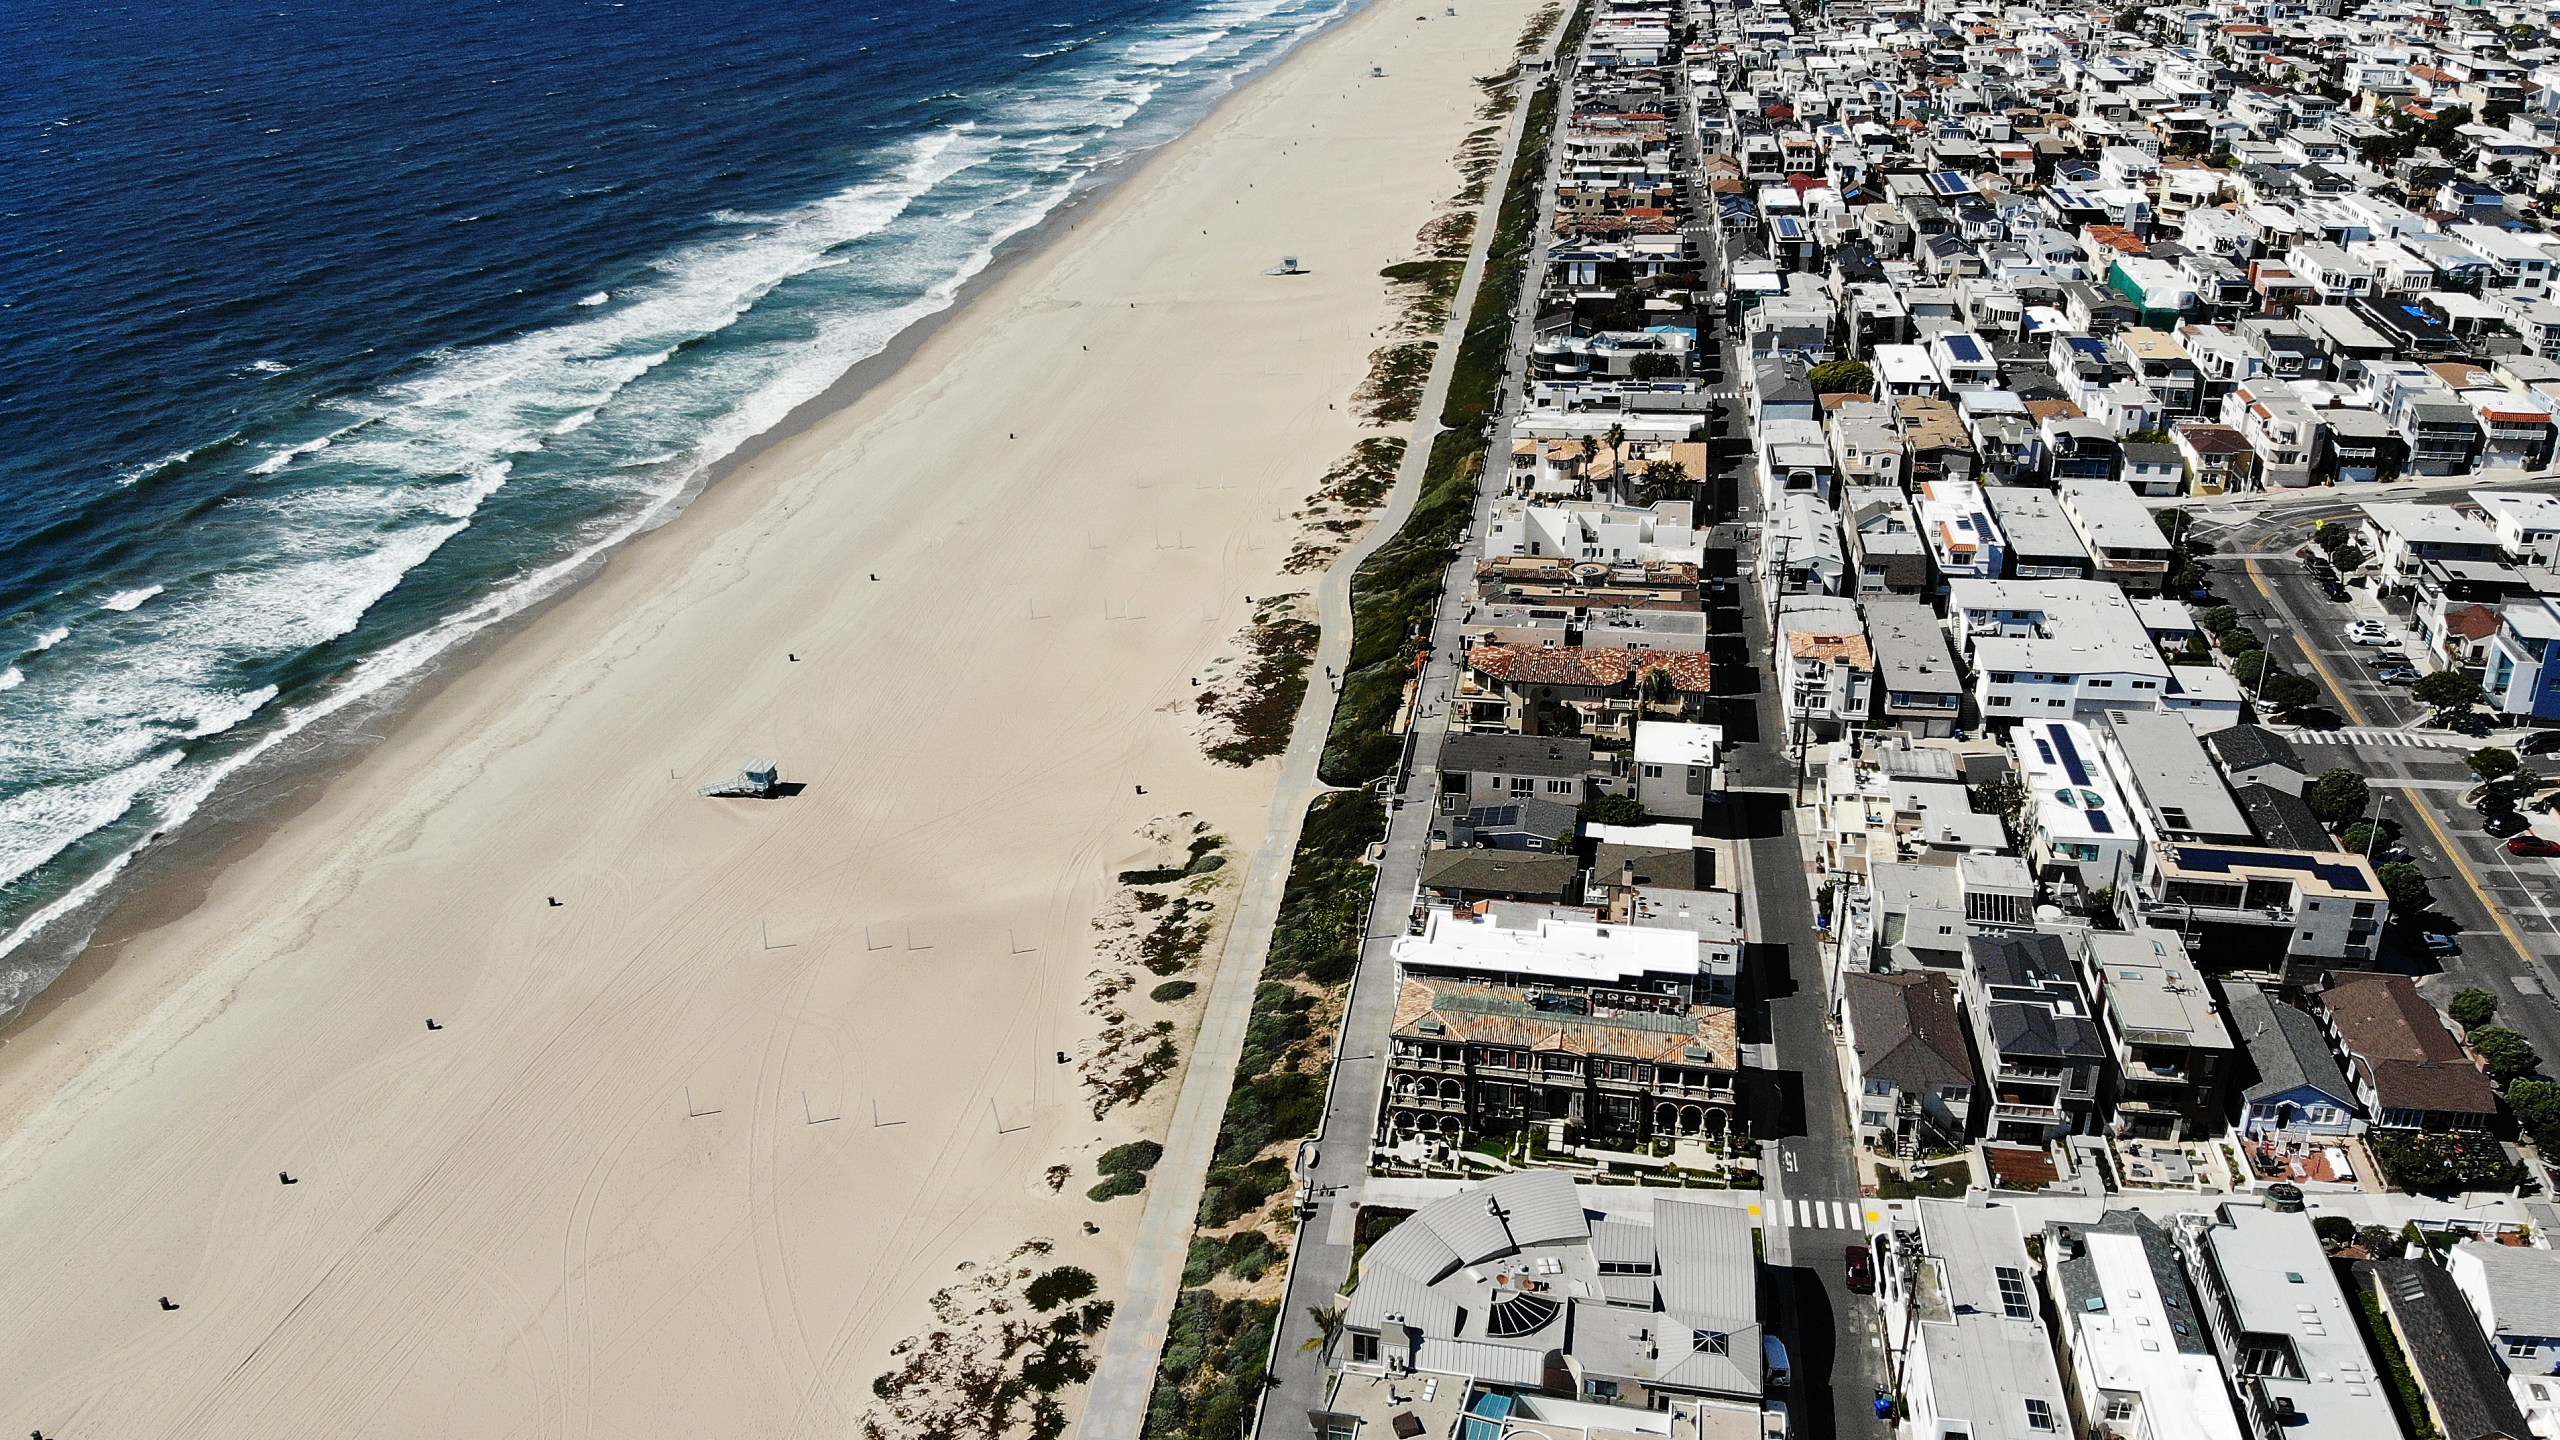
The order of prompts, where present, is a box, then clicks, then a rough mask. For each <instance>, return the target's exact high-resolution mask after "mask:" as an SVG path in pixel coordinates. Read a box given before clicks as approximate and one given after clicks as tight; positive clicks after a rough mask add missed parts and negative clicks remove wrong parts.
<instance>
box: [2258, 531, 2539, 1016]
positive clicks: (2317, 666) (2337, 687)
mask: <svg viewBox="0 0 2560 1440" xmlns="http://www.w3.org/2000/svg"><path fill="white" fill-rule="evenodd" d="M2272 538H2273V537H2272V536H2260V537H2259V539H2258V543H2257V544H2254V545H2252V546H2250V547H2249V550H2248V553H2247V554H2246V555H2245V556H2244V557H2243V558H2242V563H2243V564H2245V565H2246V566H2247V567H2248V569H2249V583H2250V584H2251V585H2254V586H2256V587H2257V590H2258V595H2259V598H2261V599H2263V600H2265V601H2266V602H2267V604H2268V605H2269V606H2271V607H2272V606H2274V605H2275V603H2276V597H2275V592H2274V591H2272V590H2269V589H2268V588H2267V582H2266V581H2265V579H2263V578H2262V577H2260V575H2259V574H2258V557H2259V556H2260V555H2262V554H2264V553H2265V550H2266V542H2267V541H2268V540H2269V539H2272ZM2293 643H2294V648H2296V649H2298V650H2300V651H2301V652H2302V658H2303V659H2305V660H2308V661H2310V662H2311V668H2312V669H2314V670H2317V671H2319V672H2320V679H2321V681H2322V683H2324V684H2326V685H2327V686H2328V687H2329V693H2330V694H2332V695H2335V696H2337V697H2338V703H2339V704H2340V705H2343V706H2345V707H2346V710H2347V718H2349V719H2351V720H2353V721H2355V722H2356V724H2357V725H2359V726H2363V725H2366V724H2368V723H2369V722H2368V720H2367V718H2366V716H2365V713H2364V711H2363V710H2362V709H2360V708H2359V707H2358V706H2357V705H2356V702H2355V701H2354V700H2353V699H2352V698H2350V697H2349V696H2348V694H2347V687H2346V686H2344V685H2342V684H2340V683H2338V677H2337V676H2335V675H2332V674H2330V673H2329V667H2328V665H2327V664H2325V663H2323V662H2322V660H2321V659H2320V652H2319V651H2317V650H2314V649H2312V648H2311V646H2310V645H2308V644H2306V643H2305V642H2304V641H2303V638H2302V637H2301V636H2300V635H2298V634H2297V635H2295V636H2294V637H2293ZM2409 808H2410V809H2412V810H2415V811H2417V812H2418V818H2419V819H2420V820H2421V821H2423V822H2425V824H2426V827H2427V833H2428V834H2430V835H2433V836H2435V837H2436V843H2437V844H2438V845H2441V846H2443V847H2444V855H2445V858H2446V859H2447V860H2450V861H2452V862H2453V868H2454V869H2455V870H2456V871H2457V872H2459V873H2460V874H2461V876H2462V883H2463V884H2465V885H2468V886H2470V887H2471V893H2472V894H2473V895H2474V896H2476V897H2478V899H2479V901H2480V908H2481V909H2483V910H2486V911H2488V912H2489V919H2490V920H2491V921H2493V922H2495V923H2496V925H2497V927H2498V931H2499V933H2500V934H2502V935H2505V936H2506V937H2507V943H2508V944H2510V945H2513V946H2514V947H2516V958H2517V959H2518V960H2521V961H2523V962H2524V963H2526V964H2528V965H2530V964H2532V963H2533V959H2534V954H2533V947H2532V946H2530V945H2527V944H2525V943H2524V936H2523V935H2522V934H2520V933H2518V932H2517V930H2516V927H2515V925H2514V923H2513V922H2511V921H2509V920H2508V919H2507V912H2506V909H2505V907H2503V906H2501V905H2500V904H2498V902H2497V901H2495V900H2492V899H2490V898H2489V887H2488V886H2487V885H2485V884H2483V883H2481V880H2480V877H2479V876H2478V875H2476V874H2474V873H2472V869H2471V862H2470V861H2468V860H2466V859H2464V858H2463V855H2462V847H2461V846H2459V845H2456V844H2454V843H2453V837H2452V836H2451V835H2448V834H2446V833H2445V828H2444V826H2442V825H2440V824H2438V823H2436V814H2435V810H2434V808H2433V807H2431V806H2429V805H2428V804H2427V802H2426V798H2425V797H2424V796H2422V795H2419V794H2417V793H2416V792H2415V791H2412V792H2410V795H2409Z"/></svg>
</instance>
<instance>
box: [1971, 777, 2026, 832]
mask: <svg viewBox="0 0 2560 1440" xmlns="http://www.w3.org/2000/svg"><path fill="white" fill-rule="evenodd" d="M1965 798H1966V799H1967V800H1969V801H1970V802H1972V805H1973V808H1974V811H1975V813H1977V814H1982V815H1997V816H1999V817H2000V823H2001V824H2003V825H2005V826H2007V827H2009V833H2010V834H2011V835H2016V834H2017V833H2018V832H2019V830H2020V829H2021V828H2022V827H2023V826H2024V824H2025V820H2026V813H2027V787H2026V785H2025V784H2024V783H2023V782H2021V781H2020V780H2019V779H2018V777H2017V776H2016V775H2013V774H2003V775H2001V776H2000V778H1998V779H1996V780H1994V781H1992V782H1991V783H1990V784H1988V785H1977V786H1975V787H1973V789H1971V790H1970V791H1968V792H1966V795H1965Z"/></svg>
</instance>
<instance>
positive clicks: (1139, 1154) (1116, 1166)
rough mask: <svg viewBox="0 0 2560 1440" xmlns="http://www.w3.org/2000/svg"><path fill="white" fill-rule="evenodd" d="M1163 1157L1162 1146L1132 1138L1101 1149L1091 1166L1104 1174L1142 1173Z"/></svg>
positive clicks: (1150, 1141)
mask: <svg viewBox="0 0 2560 1440" xmlns="http://www.w3.org/2000/svg"><path fill="white" fill-rule="evenodd" d="M1163 1158H1164V1147H1163V1146H1161V1145H1159V1144H1157V1143H1156V1142H1154V1141H1153V1140H1132V1141H1130V1142H1129V1143H1128V1144H1126V1145H1114V1146H1112V1147H1111V1148H1110V1149H1108V1150H1105V1151H1103V1152H1102V1158H1101V1159H1099V1160H1096V1161H1095V1162H1093V1168H1094V1169H1096V1170H1099V1171H1101V1172H1102V1173H1103V1174H1105V1175H1127V1174H1141V1175H1142V1174H1145V1173H1146V1172H1147V1171H1149V1170H1153V1169H1154V1168H1156V1162H1157V1161H1159V1160H1162V1159H1163Z"/></svg>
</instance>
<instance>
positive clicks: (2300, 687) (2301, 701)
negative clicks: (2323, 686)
mask: <svg viewBox="0 0 2560 1440" xmlns="http://www.w3.org/2000/svg"><path fill="white" fill-rule="evenodd" d="M2258 697H2259V698H2260V699H2262V700H2264V701H2266V702H2267V703H2268V704H2269V705H2271V706H2273V707H2275V708H2276V709H2278V710H2299V709H2301V708H2302V707H2303V706H2305V705H2311V704H2315V703H2317V702H2318V701H2319V699H2320V686H2319V685H2318V683H2317V682H2315V681H2313V680H2311V679H2309V678H2307V677H2305V676H2301V675H2296V674H2294V673H2293V672H2292V671H2290V670H2279V671H2277V672H2276V673H2274V674H2273V675H2270V676H2268V677H2267V683H2266V685H2265V687H2264V688H2262V689H2260V690H2259V692H2258Z"/></svg>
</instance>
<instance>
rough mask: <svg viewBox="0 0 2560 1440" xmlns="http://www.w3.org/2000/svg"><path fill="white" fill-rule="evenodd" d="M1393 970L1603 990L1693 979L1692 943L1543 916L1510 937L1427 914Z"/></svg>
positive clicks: (1673, 935)
mask: <svg viewBox="0 0 2560 1440" xmlns="http://www.w3.org/2000/svg"><path fill="white" fill-rule="evenodd" d="M1395 957H1396V964H1398V965H1399V966H1404V967H1408V968H1411V967H1416V966H1419V967H1422V968H1426V969H1432V970H1455V971H1460V972H1463V973H1469V974H1481V975H1536V976H1541V977H1544V978H1547V979H1553V980H1571V981H1579V982H1581V983H1583V984H1606V983H1610V982H1614V981H1622V980H1631V979H1633V978H1635V977H1637V976H1640V975H1645V974H1648V973H1661V974H1675V975H1676V974H1682V973H1689V974H1695V973H1697V971H1698V970H1699V968H1700V966H1699V959H1698V937H1697V936H1696V935H1694V934H1692V933H1690V932H1689V931H1686V930H1664V929H1658V928H1655V927H1652V926H1646V925H1604V924H1601V923H1599V922H1597V921H1592V920H1567V919H1562V918H1560V917H1557V916H1543V917H1541V918H1540V919H1539V921H1538V923H1537V925H1536V926H1535V927H1533V928H1530V929H1525V930H1514V929H1510V928H1508V927H1506V926H1502V925H1497V924H1495V923H1493V921H1492V920H1491V919H1490V918H1488V917H1486V916H1482V915H1476V914H1474V913H1472V912H1467V911H1457V910H1439V909H1435V910H1433V911H1432V912H1431V916H1430V918H1429V919H1428V920H1427V921H1425V922H1424V924H1423V931H1422V933H1421V934H1420V935H1408V936H1406V937H1404V938H1403V939H1400V940H1398V941H1396V942H1395Z"/></svg>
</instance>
